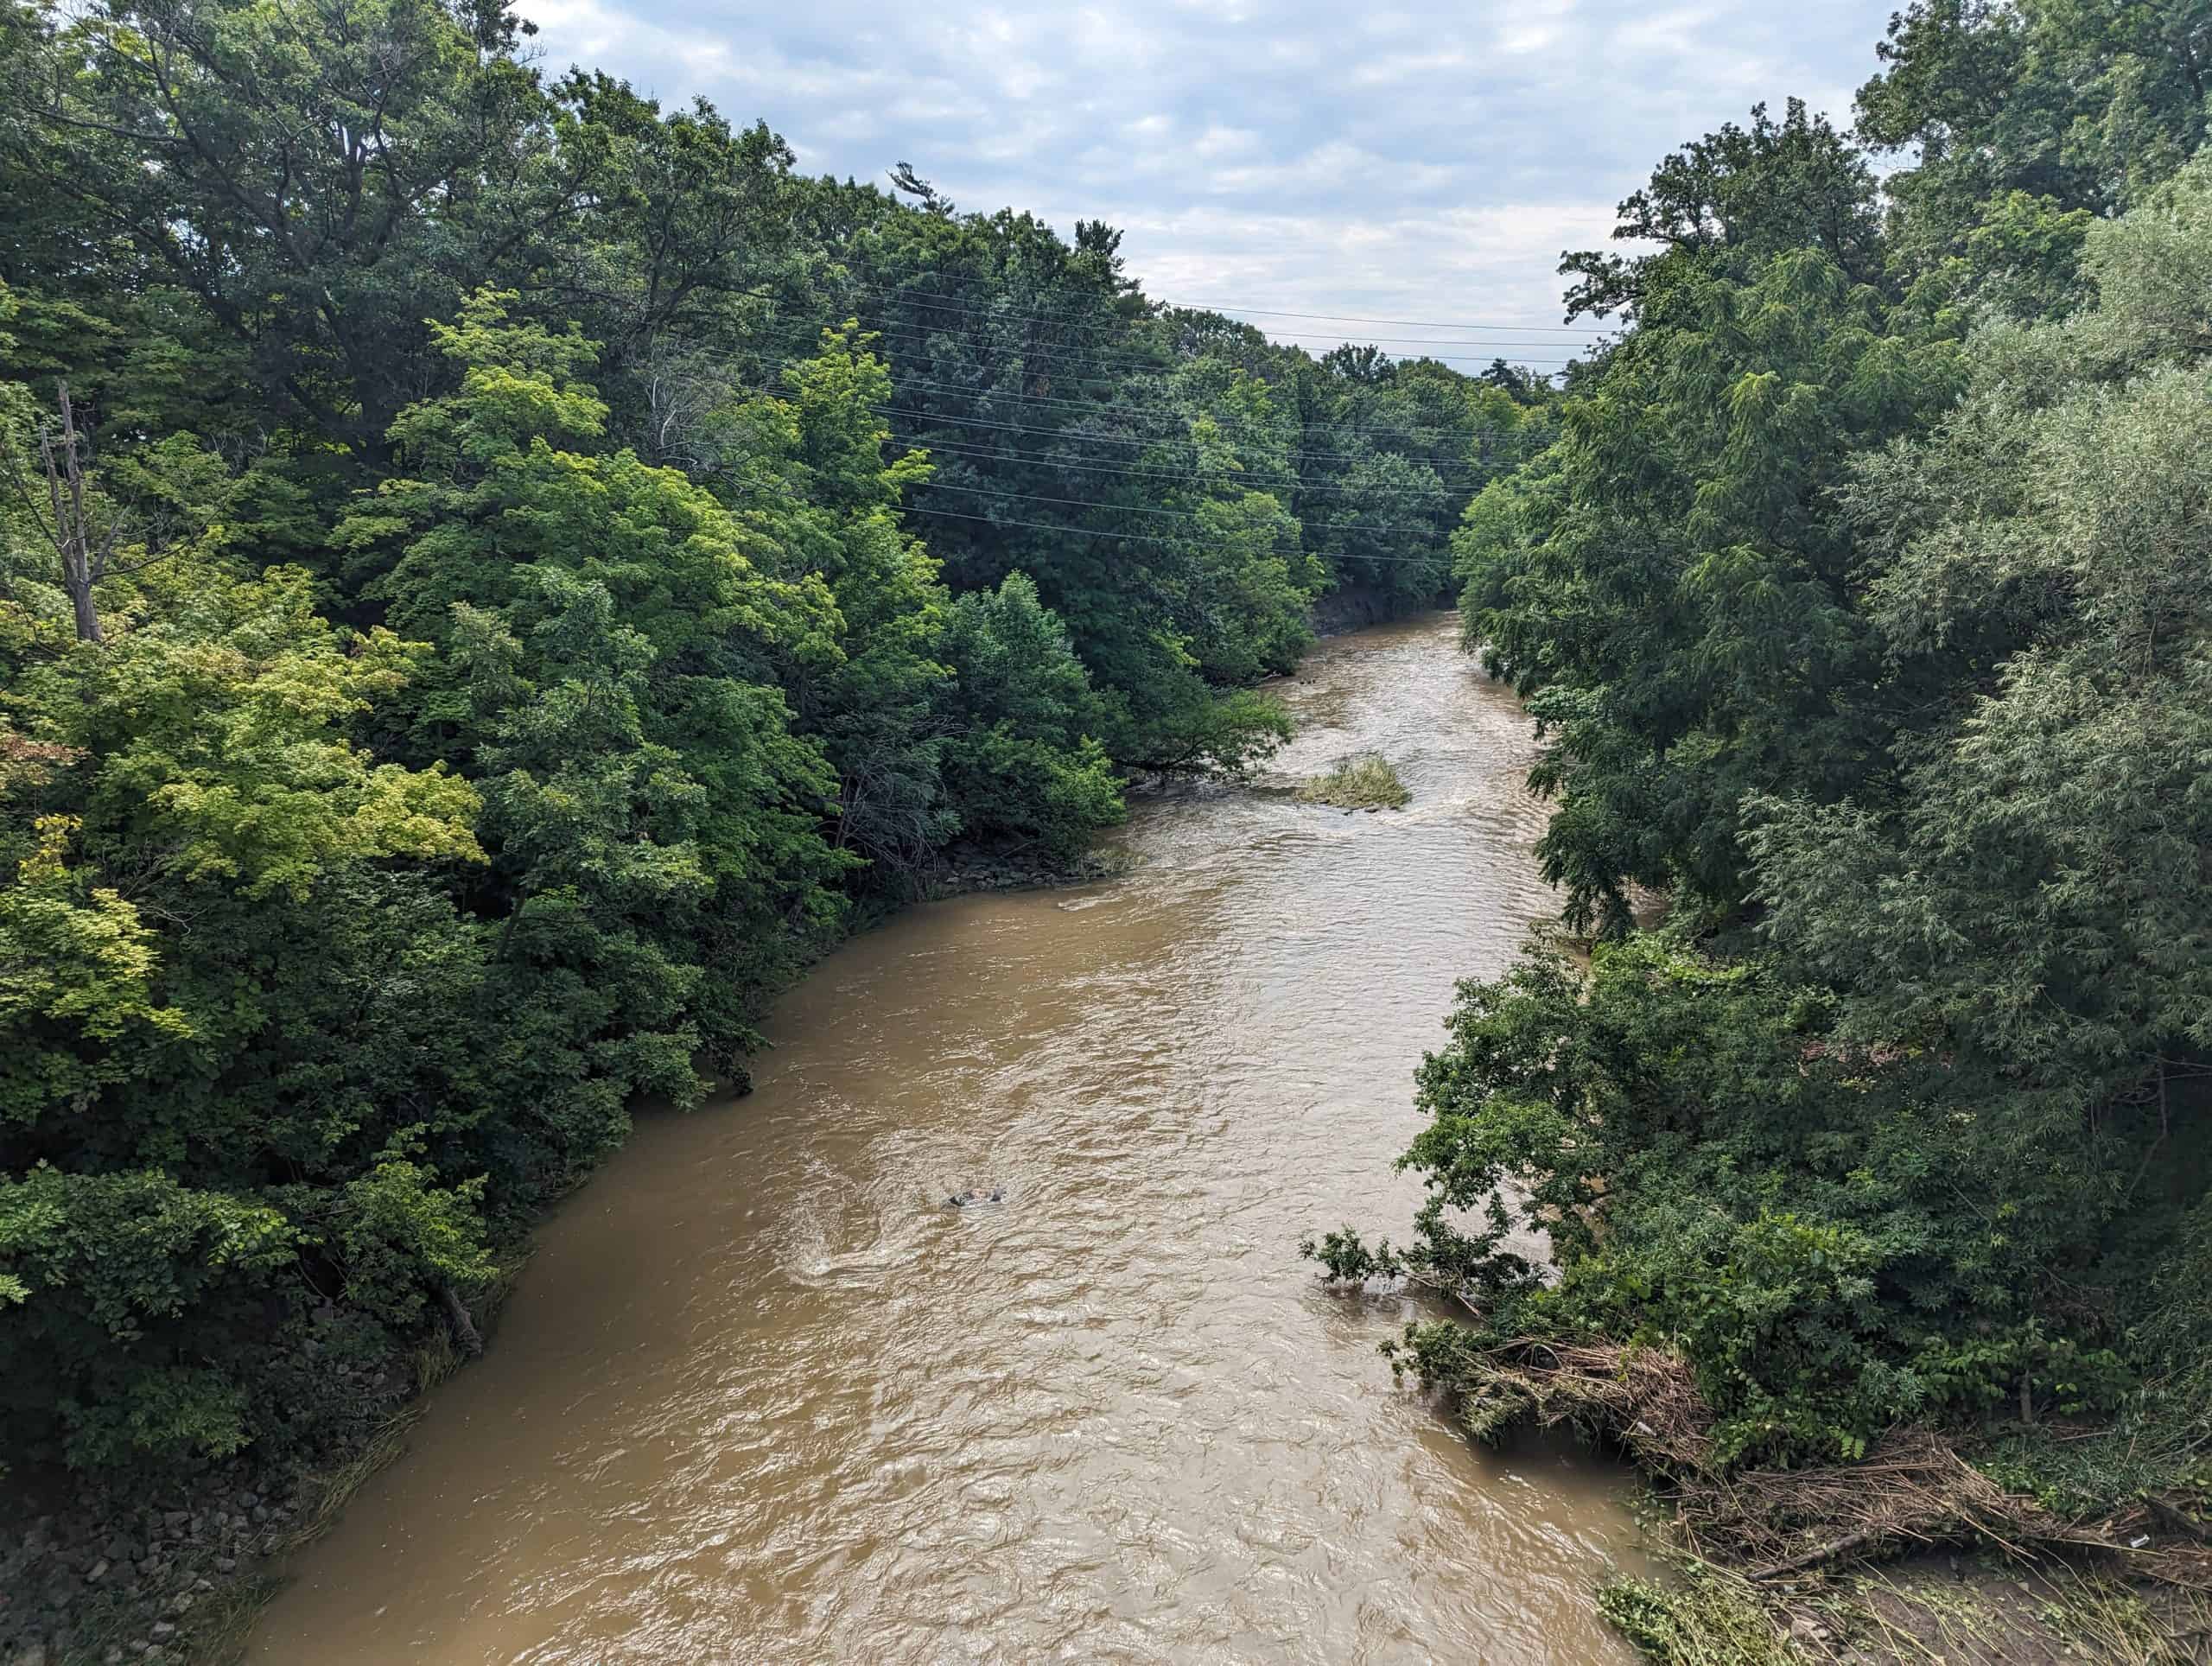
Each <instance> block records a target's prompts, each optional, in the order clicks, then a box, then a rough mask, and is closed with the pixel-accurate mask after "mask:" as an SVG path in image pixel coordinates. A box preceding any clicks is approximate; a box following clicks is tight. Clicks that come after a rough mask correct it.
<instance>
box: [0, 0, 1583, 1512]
mask: <svg viewBox="0 0 2212 1666" xmlns="http://www.w3.org/2000/svg"><path fill="white" fill-rule="evenodd" d="M530 34H531V29H530V26H529V25H528V24H526V23H524V22H522V21H520V20H519V19H518V17H517V16H515V15H514V14H512V13H511V12H509V11H507V10H504V9H503V8H502V7H501V6H500V5H499V4H497V3H474V0H460V3H447V0H308V3H307V4H305V5H302V6H294V7H289V8H273V9H272V8H270V7H265V6H261V5H256V4H251V3H246V0H215V3H213V4H194V5H192V6H181V5H175V4H171V3H166V0H157V3H155V4H152V5H145V4H134V5H122V4H112V5H111V4H99V3H95V4H92V5H91V6H87V7H73V8H67V9H65V8H61V7H58V6H54V5H49V4H45V3H37V0H0V1354H4V1356H5V1357H6V1358H7V1359H8V1361H9V1370H7V1371H6V1372H5V1373H4V1374H0V1462H6V1463H15V1464H22V1463H26V1462H29V1463H62V1464H67V1465H69V1466H75V1467H76V1468H78V1469H79V1470H81V1471H85V1472H90V1473H93V1474H111V1473H112V1474H144V1475H161V1474H173V1473H175V1472H177V1471H179V1470H181V1469H188V1468H190V1467H191V1466H195V1465H201V1464H205V1463H207V1462H209V1461H212V1460H214V1459H219V1458H222V1457H223V1456H225V1455H226V1454H230V1453H236V1452H239V1451H242V1450H245V1451H249V1452H250V1453H252V1454H253V1455H255V1456H257V1457H258V1458H262V1459H271V1460H274V1459H281V1458H282V1457H283V1455H284V1453H287V1452H292V1451H300V1452H312V1451H319V1450H327V1449H332V1448H333V1447H341V1446H342V1445H343V1443H344V1439H345V1438H347V1431H348V1430H350V1429H352V1428H353V1420H357V1419H358V1418H359V1416H360V1415H362V1414H361V1408H360V1406H359V1404H358V1403H357V1402H358V1401H359V1396H358V1395H357V1394H354V1393H353V1391H352V1390H351V1389H350V1388H349V1386H348V1385H349V1384H351V1383H355V1382H357V1381H359V1379H360V1378H361V1377H365V1376H367V1375H368V1374H370V1373H372V1372H376V1371H381V1370H383V1369H384V1367H385V1365H386V1364H391V1363H393V1362H397V1361H398V1360H399V1359H400V1358H402V1357H403V1356H404V1352H405V1351H406V1350H408V1349H409V1348H410V1347H411V1346H413V1345H415V1344H416V1342H418V1341H420V1340H422V1339H423V1338H425V1337H426V1336H429V1335H430V1334H432V1333H435V1332H442V1331H444V1330H446V1329H447V1328H448V1326H452V1327H454V1331H455V1332H456V1334H458V1335H460V1336H461V1338H462V1339H465V1340H467V1341H470V1342H473V1341H474V1326H472V1325H471V1324H470V1322H469V1313H470V1311H471V1307H472V1305H473V1304H475V1303H477V1302H478V1300H479V1299H480V1297H481V1296H482V1295H483V1294H485V1293H486V1291H487V1290H488V1289H489V1288H490V1287H491V1286H492V1284H493V1281H494V1280H495V1278H496V1276H497V1269H498V1265H499V1256H500V1255H501V1254H502V1253H503V1250H504V1248H505V1246H507V1245H509V1244H511V1243H512V1242H513V1241H514V1240H515V1239H516V1237H518V1234H519V1233H520V1232H521V1231H522V1230H523V1229H524V1227H525V1226H526V1225H527V1224H528V1223H529V1222H530V1221H531V1219H532V1218H534V1217H535V1215H536V1214H537V1211H539V1210H541V1209H542V1208H543V1205H545V1204H546V1202H547V1201H548V1200H549V1199H552V1198H554V1197H556V1195H558V1194H559V1193H560V1192H562V1191H563V1189H565V1188H567V1187H569V1186H571V1185H573V1184H574V1183H575V1181H576V1180H579V1179H580V1178H581V1177H582V1175H583V1174H584V1173H587V1172H588V1170H589V1169H590V1167H591V1166H592V1165H593V1164H594V1162H595V1161H596V1160H598V1159H599V1158H601V1156H602V1155H603V1154H606V1153H607V1151H608V1150H609V1149H610V1148H613V1146H614V1145H616V1144H617V1143H618V1142H619V1141H620V1140H621V1139H622V1138H623V1137H624V1134H625V1132H626V1128H627V1124H628V1117H629V1116H630V1108H631V1107H632V1104H633V1103H636V1102H637V1101H638V1100H639V1098H640V1097H641V1096H653V1097H658V1098H660V1099H663V1100H665V1101H668V1102H671V1103H675V1104H677V1105H678V1106H689V1105H692V1104H696V1103H698V1102H699V1101H700V1100H701V1099H702V1097H704V1096H705V1095H707V1094H708V1093H709V1092H710V1091H716V1090H717V1089H720V1090H724V1091H727V1090H728V1089H730V1088H733V1087H738V1086H741V1085H742V1084H743V1081H744V1061H745V1059H747V1056H748V1054H749V1053H750V1052H752V1051H753V1049H754V1048H755V1047H757V1046H758V1045H759V1041H760V1037H759V1034H758V1031H757V1026H758V1023H759V1021H760V1017H761V1014H762V1013H763V1010H764V1008H765V1007H766V1003H767V1002H768V1001H769V1000H770V999H771V998H772V996H773V995H774V994H775V993H776V991H777V990H778V989H780V988H781V987H783V986H784V985H785V983H786V982H788V980H789V979H790V978H791V976H793V975H794V973H795V972H796V971H797V970H798V969H799V968H801V967H802V966H804V964H805V963H807V962H808V961H809V960H810V958H812V957H815V956H817V955H818V954H819V953H821V952H822V951H823V949H825V948H826V947H827V946H828V945H829V944H832V943H834V942H835V941H836V939H837V938H838V937H839V935H840V934H841V933H842V932H845V931H847V930H849V929H850V928H851V927H852V926H853V925H855V923H856V922H859V921H861V920H863V919H867V918H868V917H870V916H871V915H872V914H874V913H875V912H880V911H881V910H882V909H884V908H887V907H888V906H893V905H895V904H897V903H899V902H900V901H902V900H906V899H907V898H910V897H912V896H913V895H916V894H918V893H920V892H922V891H923V890H925V888H926V887H927V886H928V885H929V883H930V882H931V875H932V874H934V873H936V872H938V870H939V868H941V867H942V866H943V865H944V862H946V853H947V852H948V851H950V850H957V849H969V848H976V847H981V848H982V849H985V850H988V851H989V852H992V853H994V854H995V855H996V856H1013V857H1019V858H1020V859H1021V860H1024V861H1027V862H1033V863H1037V864H1039V865H1042V866H1046V867H1049V866H1051V865H1053V864H1058V863H1065V862H1069V861H1071V860H1072V859H1073V858H1075V857H1076V856H1077V855H1079V854H1080V853H1081V852H1082V850H1083V849H1084V846H1085V844H1086V843H1087V841H1088V840H1089V838H1090V836H1091V835H1092V834H1093V833H1094V832H1095V831H1096V830H1098V829H1100V828H1102V827H1104V826H1106V825H1109V824H1110V823H1113V822H1115V821H1116V820H1117V819H1119V818H1120V817H1121V816H1122V813H1123V792H1124V787H1125V785H1126V783H1127V781H1128V779H1129V777H1130V776H1131V775H1132V774H1133V773H1136V772H1141V771H1183V772H1226V773H1236V772H1238V771H1242V770H1245V769H1249V767H1251V766H1253V765H1255V763H1257V762H1258V761H1260V760H1263V759H1264V758H1265V757H1266V756H1267V755H1268V754H1269V753H1270V752H1271V751H1272V750H1273V749H1274V747H1276V746H1278V745H1279V744H1280V743H1281V741H1282V739H1283V737H1284V736H1285V734H1287V721H1286V719H1285V718H1284V716H1283V715H1282V713H1281V711H1280V709H1277V708H1276V707H1275V705H1274V703H1272V702H1271V701H1270V700H1268V698H1266V697H1265V696H1264V695H1262V694H1261V693H1258V692H1256V691H1255V690H1254V688H1253V685H1254V684H1256V683H1258V682H1260V681H1261V680H1262V679H1263V678H1265V677H1268V675H1270V674H1273V673H1276V672H1281V671H1285V670H1287V669H1288V668H1289V667H1290V666H1291V665H1293V664H1294V663H1295V661H1296V659H1297V658H1298V656H1299V654H1300V652H1301V651H1302V649H1303V648H1304V647H1305V646H1306V644H1307V643H1308V641H1309V640H1310V638H1311V625H1310V622H1309V610H1310V607H1311V605H1312V604H1313V602H1314V601H1316V599H1317V598H1319V597H1320V596H1322V595H1325V593H1327V592H1329V591H1331V590H1332V589H1336V588H1339V587H1357V588H1361V589H1363V590H1364V591H1369V592H1372V593H1375V594H1376V595H1378V596H1379V597H1381V598H1382V599H1383V602H1384V605H1389V606H1411V605H1427V604H1430V603H1433V601H1436V600H1438V599H1439V598H1440V597H1442V596H1444V595H1446V594H1447V592H1448V589H1449V588H1450V587H1451V585H1452V561H1453V556H1452V548H1451V537H1452V529H1453V526H1454V525H1455V523H1456V518H1457V516H1458V513H1459V508H1460V506H1462V505H1463V504H1464V503H1465V500H1466V499H1467V497H1468V496H1469V495H1470V494H1471V493H1472V492H1473V491H1474V490H1475V489H1477V488H1478V487H1479V486H1481V485H1482V484H1484V482H1485V481H1487V480H1490V479H1491V478H1494V477H1497V476H1499V475H1502V474H1505V473H1507V472H1509V471H1510V469H1512V468H1513V467H1516V466H1517V465H1518V464H1519V463H1521V462H1522V461H1525V460H1526V459H1527V458H1528V457H1529V456H1532V455H1535V453H1536V452H1537V451H1539V450H1541V448H1543V446H1544V445H1546V444H1548V442H1549V440H1550V437H1551V434H1552V428H1551V421H1552V416H1551V413H1552V410H1553V406H1554V403H1555V401H1554V396H1553V393H1552V391H1551V389H1550V387H1549V385H1548V384H1547V383H1545V382H1543V381H1541V380H1539V379H1536V378H1531V377H1529V376H1528V375H1527V374H1526V373H1524V372H1518V371H1516V370H1514V369H1513V368H1512V367H1510V366H1503V365H1500V366H1497V367H1495V369H1494V372H1492V373H1491V375H1489V376H1487V377H1471V376H1467V375H1463V374H1461V373H1459V372H1458V371H1456V370H1453V369H1452V368H1451V367H1449V366H1446V365H1444V364H1441V363H1437V362H1433V361H1421V360H1414V361H1401V360H1396V359H1390V358H1389V357H1388V356H1386V355H1383V354H1382V353H1378V352H1376V351H1375V350H1372V349H1368V350H1363V351H1347V352H1345V353H1339V354H1331V355H1328V356H1326V357H1324V358H1320V359H1316V358H1314V357H1313V356H1311V355H1309V354H1307V353H1304V352H1302V351H1299V350H1296V349H1291V348H1285V347H1277V346H1275V345H1274V344H1272V343H1270V342H1269V341H1268V340H1267V339H1266V338H1265V337H1264V336H1263V335H1262V334H1260V333H1259V332H1258V331H1257V330H1255V329H1253V328H1251V327H1249V326H1247V325H1243V324H1240V323H1237V322H1236V321H1232V320H1230V319H1228V318H1226V317H1224V316H1221V315H1216V314H1210V313H1193V312H1189V311H1184V310H1179V309H1176V308H1170V307H1166V306H1164V305H1162V304H1160V303H1158V302H1154V301H1152V300H1149V299H1147V296H1145V295H1144V294H1143V292H1142V290H1141V289H1140V287H1139V286H1138V283H1137V282H1136V280H1135V278H1134V277H1131V276H1129V275H1128V273H1127V272H1126V271H1125V270H1124V267H1123V263H1122V256H1121V253H1120V248H1119V244H1120V238H1119V234H1118V233H1117V232H1115V231H1114V230H1113V229H1112V228H1110V227H1109V226H1104V225H1103V224H1098V223H1094V222H1083V223H1079V224H1078V225H1077V226H1076V227H1075V228H1074V229H1073V232H1072V235H1071V236H1063V235H1062V234H1060V233H1059V232H1056V231H1055V230H1054V229H1053V228H1052V227H1050V226H1046V225H1045V224H1043V223H1042V222H1040V221H1039V220H1038V219H1034V218H1033V217H1032V216H1029V215H1027V214H1023V213H1015V212H1012V211H1006V212H997V213H961V212H958V211H957V210H956V209H955V208H954V207H952V206H951V205H950V204H949V203H947V202H945V201H944V200H943V198H942V197H941V196H940V195H939V194H938V193H936V192H935V191H934V190H933V189H932V188H930V187H929V186H928V185H927V183H926V182H925V181H922V180H920V179H918V177H917V176H916V175H914V173H913V171H912V169H901V170H899V171H898V173H897V175H896V178H895V184H894V188H892V189H878V188H872V187H868V186H865V185H860V184H856V183H855V182H853V181H836V180H833V179H816V178H809V177H807V176H805V175H802V174H800V173H799V172H798V171H797V169H796V168H795V166H794V162H793V158H792V156H791V150H790V149H789V148H788V147H787V146H786V145H785V143H784V142H783V141H782V140H781V139H780V138H779V137H777V136H776V135H775V134H774V133H772V132H771V131H770V130H768V129H767V128H766V126H765V125H760V124H755V125H753V126H750V127H747V126H742V125H738V124H733V123H732V122H731V121H729V120H728V119H727V118H725V117H724V116H723V115H722V114H721V112H719V111H716V110H715V109H714V108H713V107H712V106H710V105H707V104H705V103H703V102H702V103H696V104H693V105H689V106H686V107H683V108H666V109H664V108H663V107H662V106H661V105H658V104H657V103H656V102H655V101H654V100H652V99H647V98H645V97H643V96H641V95H640V94H639V93H638V92H635V91H634V90H633V89H632V88H631V87H630V86H626V85H625V84H624V83H622V82H620V81H619V80H616V79H612V78H610V77H608V76H607V75H604V74H601V73H595V72H593V71H590V70H587V69H577V70H573V71H571V72H569V73H565V74H558V75H556V74H551V73H547V71H546V70H545V69H543V67H540V66H539V65H538V64H537V62H536V61H535V59H534V54H533V51H532V48H531V44H530V41H529V40H528V36H529V35H530Z"/></svg>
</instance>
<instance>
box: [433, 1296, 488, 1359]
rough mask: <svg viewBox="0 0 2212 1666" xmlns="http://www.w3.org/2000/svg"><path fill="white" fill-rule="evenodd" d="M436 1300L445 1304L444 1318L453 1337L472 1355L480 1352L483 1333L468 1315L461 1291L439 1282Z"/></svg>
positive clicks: (482, 1343) (482, 1348)
mask: <svg viewBox="0 0 2212 1666" xmlns="http://www.w3.org/2000/svg"><path fill="white" fill-rule="evenodd" d="M438 1300H440V1301H442V1302H443V1303H444V1304H445V1310H446V1319H447V1320H448V1322H449V1323H450V1324H451V1325H452V1326H453V1334H454V1340H455V1341H457V1342H459V1343H460V1344H461V1346H462V1347H464V1348H466V1349H467V1350H468V1351H469V1352H470V1354H472V1355H474V1354H480V1353H482V1352H483V1351H484V1337H483V1333H482V1332H480V1331H479V1330H478V1329H477V1328H476V1321H475V1320H474V1319H471V1318H470V1317H469V1314H468V1304H467V1303H466V1302H464V1301H463V1300H461V1293H460V1292H459V1291H457V1290H455V1289H454V1288H453V1286H452V1285H450V1284H441V1285H440V1286H439V1287H438Z"/></svg>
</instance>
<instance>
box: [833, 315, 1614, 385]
mask: <svg viewBox="0 0 2212 1666" xmlns="http://www.w3.org/2000/svg"><path fill="white" fill-rule="evenodd" d="M873 333H874V334H878V335H902V336H913V337H918V339H920V340H923V341H925V342H926V341H927V340H930V338H931V336H932V335H944V336H947V337H950V339H952V340H956V341H964V342H967V343H968V344H969V346H971V347H982V346H985V345H988V343H986V342H985V340H984V339H983V338H982V337H981V336H970V335H963V334H961V333H960V332H958V331H957V330H934V331H932V330H927V329H925V328H924V327H920V326H916V325H911V324H881V325H879V326H877V327H876V328H875V329H874V332H873ZM1532 345H1542V346H1549V345H1552V344H1550V343H1538V344H1532ZM1299 350H1300V352H1304V351H1306V349H1304V348H1302V347H1301V348H1300V349H1299ZM906 351H907V352H910V353H911V352H913V351H915V349H914V348H912V347H908V348H907V349H906ZM1039 355H1054V356H1059V357H1065V358H1067V359H1074V360H1076V361H1077V362H1079V363H1084V364H1094V365H1115V364H1119V365H1121V366H1124V367H1125V368H1128V369H1132V370H1166V369H1169V368H1172V367H1173V363H1174V362H1175V361H1174V360H1173V359H1171V360H1170V361H1169V362H1168V363H1167V364H1162V363H1160V361H1159V360H1156V359H1114V358H1109V357H1105V356H1103V355H1097V354H1077V353H1069V352H1067V351H1066V350H1065V349H1064V348H1057V347H1053V346H1052V344H1050V343H1048V342H1046V343H1038V344H1036V345H1035V346H1033V347H1031V348H1029V349H1028V350H1027V352H1025V353H1023V354H1022V355H1021V356H1023V357H1033V356H1039ZM1388 356H1389V357H1390V358H1391V359H1393V360H1394V361H1395V362H1396V363H1399V364H1405V363H1408V362H1413V361H1414V355H1412V354H1408V353H1395V354H1391V355H1388ZM1503 357H1504V355H1503V354H1502V353H1490V354H1487V355H1485V354H1480V353H1422V354H1420V355H1419V358H1420V359H1427V360H1430V361H1433V362H1434V363H1437V364H1441V365H1480V366H1484V368H1485V369H1487V368H1488V367H1489V366H1491V365H1494V364H1496V363H1497V361H1498V360H1499V359H1501V358H1503ZM1185 362H1187V361H1185ZM1506 362H1507V363H1509V364H1510V363H1512V362H1513V361H1512V360H1510V359H1507V360H1506ZM1531 362H1535V361H1531ZM1542 362H1545V363H1549V364H1554V365H1558V366H1567V365H1571V364H1573V363H1575V362H1577V361H1575V360H1573V359H1550V360H1545V361H1542ZM1558 373H1559V372H1557V371H1554V372H1552V374H1554V375H1556V374H1558ZM1462 374H1465V372H1462ZM1468 379H1469V380H1470V381H1471V380H1473V379H1474V378H1472V377H1469V378H1468Z"/></svg>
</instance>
